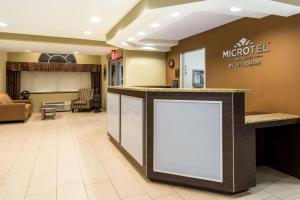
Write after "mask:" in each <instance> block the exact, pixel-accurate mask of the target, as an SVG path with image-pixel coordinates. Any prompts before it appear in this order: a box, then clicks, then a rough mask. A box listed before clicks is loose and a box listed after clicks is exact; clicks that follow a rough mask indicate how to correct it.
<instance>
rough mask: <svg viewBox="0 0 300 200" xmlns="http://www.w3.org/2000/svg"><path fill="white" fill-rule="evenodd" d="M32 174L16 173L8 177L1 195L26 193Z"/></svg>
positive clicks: (2, 186)
mask: <svg viewBox="0 0 300 200" xmlns="http://www.w3.org/2000/svg"><path fill="white" fill-rule="evenodd" d="M29 180H30V174H27V173H16V174H10V175H7V176H6V178H5V179H4V181H3V183H2V184H1V186H0V195H6V194H15V193H23V192H26V190H27V187H28V184H29Z"/></svg>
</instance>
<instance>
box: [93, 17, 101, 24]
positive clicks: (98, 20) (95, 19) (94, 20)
mask: <svg viewBox="0 0 300 200" xmlns="http://www.w3.org/2000/svg"><path fill="white" fill-rule="evenodd" d="M90 20H91V21H92V22H95V23H99V22H100V21H101V18H100V17H98V16H93V17H91V18H90Z"/></svg>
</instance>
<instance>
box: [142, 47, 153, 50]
mask: <svg viewBox="0 0 300 200" xmlns="http://www.w3.org/2000/svg"><path fill="white" fill-rule="evenodd" d="M141 49H143V50H157V49H156V48H154V47H142V48H141Z"/></svg>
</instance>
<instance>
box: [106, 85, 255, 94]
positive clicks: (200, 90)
mask: <svg viewBox="0 0 300 200" xmlns="http://www.w3.org/2000/svg"><path fill="white" fill-rule="evenodd" d="M108 89H118V90H131V91H140V92H216V93H244V92H247V91H250V90H249V89H230V88H228V89H227V88H194V89H188V88H149V87H121V86H114V87H108Z"/></svg>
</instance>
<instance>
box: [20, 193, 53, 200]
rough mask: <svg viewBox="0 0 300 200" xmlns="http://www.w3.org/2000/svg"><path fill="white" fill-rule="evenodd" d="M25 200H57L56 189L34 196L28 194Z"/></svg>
mask: <svg viewBox="0 0 300 200" xmlns="http://www.w3.org/2000/svg"><path fill="white" fill-rule="evenodd" d="M25 200H56V191H54V192H49V193H45V194H39V195H34V196H27V197H26V198H25Z"/></svg>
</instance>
